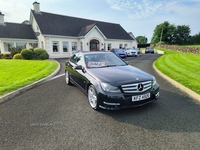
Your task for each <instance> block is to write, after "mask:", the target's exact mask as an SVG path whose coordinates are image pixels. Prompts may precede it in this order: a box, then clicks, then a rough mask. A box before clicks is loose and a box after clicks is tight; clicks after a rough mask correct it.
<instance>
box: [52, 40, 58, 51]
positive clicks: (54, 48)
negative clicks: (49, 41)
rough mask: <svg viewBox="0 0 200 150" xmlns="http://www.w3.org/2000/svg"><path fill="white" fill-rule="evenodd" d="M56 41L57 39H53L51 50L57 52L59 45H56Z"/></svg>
mask: <svg viewBox="0 0 200 150" xmlns="http://www.w3.org/2000/svg"><path fill="white" fill-rule="evenodd" d="M58 43H59V42H57V41H53V52H58V50H59V47H58Z"/></svg>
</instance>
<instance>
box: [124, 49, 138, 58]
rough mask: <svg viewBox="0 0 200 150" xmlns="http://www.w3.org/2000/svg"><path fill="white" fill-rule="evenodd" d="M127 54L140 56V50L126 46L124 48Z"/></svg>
mask: <svg viewBox="0 0 200 150" xmlns="http://www.w3.org/2000/svg"><path fill="white" fill-rule="evenodd" d="M124 50H125V52H126V54H127V56H135V57H138V56H139V55H138V51H137V50H136V49H133V48H125V49H124Z"/></svg>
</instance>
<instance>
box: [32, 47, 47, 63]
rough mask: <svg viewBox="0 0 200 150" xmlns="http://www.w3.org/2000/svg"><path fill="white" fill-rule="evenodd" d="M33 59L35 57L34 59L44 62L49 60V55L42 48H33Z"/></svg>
mask: <svg viewBox="0 0 200 150" xmlns="http://www.w3.org/2000/svg"><path fill="white" fill-rule="evenodd" d="M34 57H35V59H39V60H45V59H49V54H48V53H47V51H46V50H45V49H43V48H35V49H34Z"/></svg>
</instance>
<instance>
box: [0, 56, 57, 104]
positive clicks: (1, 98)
mask: <svg viewBox="0 0 200 150" xmlns="http://www.w3.org/2000/svg"><path fill="white" fill-rule="evenodd" d="M52 61H55V62H57V64H58V68H57V69H56V70H55V71H54V72H53V73H52V74H50V75H49V76H47V77H45V78H42V79H40V80H38V81H36V82H34V83H32V84H29V85H27V86H25V87H21V88H19V89H17V90H15V91H12V92H10V93H7V94H5V95H3V96H0V104H1V103H4V102H6V101H8V100H10V99H11V98H13V97H15V96H17V95H19V94H21V93H24V92H25V91H27V90H29V89H31V88H33V87H36V86H38V85H40V84H41V83H43V82H44V81H46V80H48V79H50V78H51V77H53V76H55V75H56V74H57V73H58V72H59V71H60V63H59V62H58V61H56V60H52Z"/></svg>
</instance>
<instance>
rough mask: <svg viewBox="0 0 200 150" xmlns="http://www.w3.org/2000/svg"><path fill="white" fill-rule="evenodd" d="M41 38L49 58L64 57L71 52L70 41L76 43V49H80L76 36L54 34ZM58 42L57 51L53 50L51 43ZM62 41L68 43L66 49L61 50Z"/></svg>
mask: <svg viewBox="0 0 200 150" xmlns="http://www.w3.org/2000/svg"><path fill="white" fill-rule="evenodd" d="M41 39H44V40H43V42H44V47H43V48H44V49H45V50H46V51H47V52H48V54H49V56H50V58H59V57H60V58H62V57H63V58H65V57H69V56H70V55H71V53H72V43H73V42H76V43H77V49H80V46H81V45H80V40H79V39H78V38H67V37H56V36H45V37H43V38H41ZM54 42H57V43H58V51H57V52H55V51H54V50H53V43H54ZM63 42H67V43H68V51H67V52H64V51H63Z"/></svg>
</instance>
